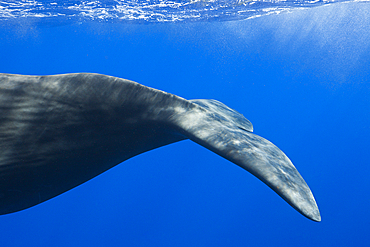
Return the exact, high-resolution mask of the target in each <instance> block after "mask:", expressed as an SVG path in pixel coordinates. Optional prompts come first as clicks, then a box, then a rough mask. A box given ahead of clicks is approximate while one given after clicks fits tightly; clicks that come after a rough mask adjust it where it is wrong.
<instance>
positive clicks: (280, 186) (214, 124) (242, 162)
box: [181, 100, 321, 221]
mask: <svg viewBox="0 0 370 247" xmlns="http://www.w3.org/2000/svg"><path fill="white" fill-rule="evenodd" d="M191 102H193V103H195V104H197V105H198V106H200V107H199V108H198V107H197V108H195V109H193V113H189V115H188V116H184V117H185V118H186V117H189V118H194V117H196V118H198V121H181V124H182V126H181V127H182V128H183V129H184V131H185V132H186V136H188V137H189V138H190V139H191V140H193V141H195V142H196V143H198V144H200V145H202V146H204V147H206V148H208V149H210V150H211V151H213V152H215V153H217V154H219V155H220V156H222V157H224V158H226V159H227V160H229V161H231V162H233V163H235V164H237V165H238V166H240V167H242V168H243V169H245V170H247V171H248V172H250V173H252V174H253V175H254V176H256V177H257V178H259V179H260V180H261V181H263V182H264V183H265V184H267V185H268V186H269V187H270V188H271V189H273V190H274V191H275V192H276V193H277V194H279V195H280V196H281V197H282V198H283V199H284V200H285V201H287V202H288V203H289V204H290V205H291V206H292V207H293V208H295V209H296V210H298V211H299V212H300V213H301V214H303V215H304V216H306V217H307V218H309V219H311V220H313V221H321V216H320V213H319V209H318V207H317V204H316V201H315V199H314V197H313V195H312V192H311V190H310V188H309V187H308V185H307V183H306V182H305V181H304V180H303V178H302V176H301V175H300V174H299V172H298V171H297V169H296V168H295V167H294V165H293V164H292V162H291V161H290V160H289V158H288V157H287V156H286V155H285V154H284V153H283V152H282V151H281V150H280V149H279V148H278V147H276V146H275V145H274V144H272V143H271V142H270V141H268V140H266V139H264V138H262V137H260V136H258V135H255V134H253V133H252V131H253V127H252V124H251V123H250V122H249V121H248V120H247V119H246V118H244V117H243V115H241V114H240V113H238V112H236V111H235V110H232V109H231V108H229V107H227V106H225V105H224V104H222V103H220V102H218V101H215V100H191ZM199 119H201V121H200V120H199ZM184 123H185V124H186V123H192V124H189V125H184Z"/></svg>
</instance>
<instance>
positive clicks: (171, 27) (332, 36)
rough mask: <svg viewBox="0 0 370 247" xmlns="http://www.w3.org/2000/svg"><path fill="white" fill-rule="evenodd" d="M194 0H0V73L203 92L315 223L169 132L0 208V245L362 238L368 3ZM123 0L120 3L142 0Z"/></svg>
mask: <svg viewBox="0 0 370 247" xmlns="http://www.w3.org/2000/svg"><path fill="white" fill-rule="evenodd" d="M147 2H150V3H151V4H152V3H153V4H157V5H158V6H161V5H160V4H165V3H164V2H165V1H147ZM179 2H180V1H172V3H173V4H175V3H179ZM183 2H184V3H185V1H183ZM189 2H190V3H193V2H196V1H189ZM198 2H199V3H198V5H197V6H196V7H194V6H190V7H189V8H190V10H188V9H186V7H184V8H185V10H184V9H181V8H180V9H179V10H178V9H175V8H172V9H173V11H179V12H176V13H170V14H168V15H165V16H167V17H169V16H171V15H172V16H173V15H175V14H178V16H180V14H184V13H187V14H189V13H196V15H194V16H204V13H206V14H208V17H207V16H206V17H204V18H202V17H200V18H193V19H191V18H188V19H191V20H188V19H184V20H179V18H177V19H168V20H165V21H163V19H161V20H159V19H155V18H153V19H150V18H149V19H145V18H144V19H142V18H141V16H145V15H144V14H143V15H139V14H137V15H136V17H138V19H136V20H135V19H134V20H129V19H125V16H126V17H129V15H125V12H119V11H118V10H117V11H116V12H114V11H113V10H112V9H113V7H112V6H113V5H114V6H117V5H124V3H122V1H107V2H106V4H110V5H109V6H110V7H109V8H108V7H107V6H102V2H99V1H95V2H87V1H86V2H81V4H84V6H82V5H81V4H80V5H79V4H77V3H76V2H73V1H63V3H64V4H65V5H68V4H70V5H68V6H64V7H63V6H62V5H63V4H62V3H58V2H57V1H31V0H30V1H18V3H23V5H21V6H18V5H15V4H16V2H15V1H13V2H12V1H2V2H0V13H2V14H1V15H0V18H2V19H1V20H0V72H1V73H15V74H32V75H40V74H60V73H72V72H94V73H102V74H108V75H113V76H118V77H122V78H126V79H130V80H134V81H136V82H139V83H141V84H144V85H146V86H150V87H154V88H157V89H161V90H164V91H167V92H170V93H173V94H176V95H179V96H181V97H184V98H186V99H194V98H206V99H217V100H219V101H221V102H223V103H225V104H226V105H228V106H230V107H231V108H234V109H236V110H237V111H239V112H241V113H242V114H243V115H244V116H245V117H246V118H248V119H249V120H250V121H251V122H252V123H253V125H254V132H255V133H256V134H258V135H261V136H263V137H265V138H267V139H268V140H270V141H272V142H273V143H275V144H276V145H277V146H278V147H279V148H281V149H282V150H283V151H284V152H285V153H286V154H287V155H288V156H289V158H290V159H291V160H292V161H293V163H294V164H295V166H296V167H297V169H298V170H299V171H300V173H301V174H302V176H303V177H304V178H305V180H306V181H307V183H308V184H309V186H310V188H311V189H312V191H313V193H314V195H315V198H316V200H317V203H318V206H319V208H320V212H321V216H322V222H320V223H315V222H312V221H310V220H308V219H306V218H305V217H303V216H302V215H300V214H299V213H298V212H296V211H295V210H294V209H293V208H291V207H290V206H289V205H288V204H287V203H286V202H285V201H283V200H282V199H281V198H280V197H279V196H278V195H276V194H275V193H274V192H273V191H272V190H271V189H269V188H268V187H267V186H266V185H264V184H263V183H262V182H260V181H259V180H258V179H256V178H255V177H253V176H252V175H250V174H249V173H247V172H246V171H244V170H242V169H241V168H239V167H237V166H236V165H234V164H232V163H230V162H229V161H226V160H225V159H223V158H221V157H219V156H217V155H216V154H214V153H212V152H211V151H209V150H207V149H205V148H203V147H201V146H199V145H197V144H195V143H193V142H191V141H182V142H179V143H175V144H172V145H169V146H166V147H162V148H159V149H156V150H152V151H150V152H147V153H145V154H142V155H139V156H137V157H134V158H132V159H130V160H128V161H126V162H124V163H122V164H120V165H118V166H116V167H114V168H112V169H111V170H109V171H107V172H105V173H103V174H102V175H100V176H98V177H96V178H94V179H93V180H91V181H89V182H87V183H85V184H83V185H81V186H79V187H77V188H75V189H73V190H71V191H69V192H66V193H64V194H62V195H60V196H58V197H56V198H54V199H51V200H49V201H47V202H45V203H42V204H40V205H37V206H35V207H33V208H30V209H27V210H24V211H21V212H18V213H14V214H9V215H5V216H0V241H1V246H30V245H32V246H369V245H370V237H369V234H368V231H369V228H368V221H369V220H370V212H369V210H368V209H369V208H370V200H369V189H370V180H369V179H368V178H369V177H370V168H369V163H370V158H369V156H368V146H369V145H368V140H369V138H370V127H369V126H370V97H369V94H370V84H369V78H370V32H369V31H368V30H370V4H369V3H368V2H344V3H340V2H335V3H333V4H325V3H326V2H314V1H312V3H313V4H314V6H312V7H308V6H304V7H308V8H301V7H302V6H300V4H301V3H298V2H291V5H288V7H286V8H287V9H285V10H284V11H282V12H279V11H275V10H277V9H278V7H279V6H277V5H273V3H274V2H270V5H271V4H272V6H270V8H272V9H273V10H274V11H275V12H274V11H272V12H271V13H270V12H268V11H265V12H268V14H264V15H262V16H260V14H259V13H257V14H252V15H244V14H240V10H241V9H239V8H237V10H236V11H234V12H233V11H232V10H233V6H231V5H228V7H227V8H226V9H228V10H229V12H227V14H225V13H224V12H222V11H219V12H217V8H216V7H217V6H223V5H222V4H223V3H222V2H217V1H198ZM225 2H226V1H225ZM231 2H233V3H234V2H235V3H239V5H237V6H244V8H246V4H247V3H248V2H241V1H231ZM54 3H57V4H54ZM104 3H105V2H104ZM125 3H126V5H127V4H128V7H127V8H126V9H131V10H132V9H134V10H135V6H136V5H135V4H137V3H141V4H142V5H143V4H144V1H127V2H125ZM166 3H167V5H164V7H163V8H170V9H171V7H169V6H170V3H169V2H168V1H167V2H166ZM172 3H171V4H172ZM200 3H203V4H204V5H202V6H200V7H199V4H200ZM288 3H289V2H288ZM305 3H309V2H305ZM99 4H100V5H99ZM130 4H131V5H130ZM207 4H214V5H216V7H214V6H213V7H212V6H210V5H207ZM279 4H281V2H280V3H279ZM53 5H54V6H55V5H56V6H62V7H58V8H53V7H52V6H53ZM92 5H93V7H91V6H92ZM142 5H140V6H142ZM157 5H156V6H157ZM317 5H321V6H317ZM43 6H44V7H43ZM45 6H46V7H45ZM71 6H72V7H71ZM73 6H75V7H74V8H73ZM86 6H87V7H86ZM89 6H90V7H89ZM184 6H185V4H184ZM187 6H188V5H187ZM207 6H208V7H207ZM129 7H130V8H129ZM136 7H137V6H136ZM247 7H248V6H247ZM122 8H123V7H122ZM197 8H198V9H197ZM207 8H208V9H207ZM214 8H216V10H215V11H214ZM235 8H236V7H235V6H234V10H235ZM264 8H265V7H261V8H259V9H258V10H261V9H264ZM86 9H87V10H89V11H87V10H86ZM116 9H119V8H118V7H116ZM148 9H150V10H151V11H155V10H156V9H155V8H148ZM153 9H154V10H153ZM219 9H220V7H219ZM72 10H73V11H75V12H68V11H72ZM82 10H83V11H82ZM104 10H105V12H104ZM139 10H140V11H141V10H142V8H140V9H136V11H137V12H140V11H139ZM160 10H166V9H160ZM248 10H250V8H248ZM53 11H54V12H53ZM181 11H182V12H181ZM85 12H86V13H87V12H88V13H96V12H98V13H100V16H103V17H104V18H97V17H96V16H95V15H87V14H86V13H85ZM113 12H114V13H116V15H117V16H113V17H112V16H111V15H110V14H112V13H113ZM168 12H169V10H167V12H166V11H165V12H164V13H168ZM230 12H231V13H233V14H229V13H230ZM278 12H279V13H278ZM4 13H10V14H8V15H7V16H5V14H4ZM29 13H31V14H29ZM41 13H46V14H45V15H42V14H41ZM50 13H54V14H50ZM55 13H62V14H64V15H62V14H55ZM83 13H85V14H83ZM130 13H132V12H130ZM140 13H142V12H140ZM145 13H146V12H145ZM160 13H162V12H160ZM160 13H159V14H160ZM215 13H216V14H215ZM242 13H244V12H242ZM119 14H121V15H122V16H120V15H119ZM162 14H163V13H162ZM202 14H203V15H202ZM148 15H149V14H148ZM157 15H158V12H156V16H157ZM134 16H135V15H134ZM152 16H153V15H152ZM209 16H213V17H212V18H210V17H209ZM251 17H253V18H251Z"/></svg>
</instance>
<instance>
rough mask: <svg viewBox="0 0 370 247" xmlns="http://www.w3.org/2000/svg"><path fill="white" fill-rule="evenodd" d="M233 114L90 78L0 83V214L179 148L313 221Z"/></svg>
mask: <svg viewBox="0 0 370 247" xmlns="http://www.w3.org/2000/svg"><path fill="white" fill-rule="evenodd" d="M252 131H253V127H252V124H251V123H250V122H249V121H248V120H247V119H246V118H244V116H243V115H241V114H240V113H238V112H236V111H235V110H233V109H231V108H229V107H227V106H225V105H224V104H222V103H220V102H218V101H216V100H186V99H183V98H181V97H178V96H176V95H173V94H170V93H166V92H163V91H160V90H156V89H153V88H149V87H146V86H143V85H141V84H138V83H136V82H132V81H128V80H124V79H120V78H116V77H112V76H106V75H100V74H91V73H77V74H64V75H51V76H26V75H12V74H0V214H8V213H13V212H17V211H20V210H23V209H26V208H29V207H32V206H34V205H37V204H39V203H41V202H44V201H46V200H48V199H50V198H53V197H55V196H57V195H59V194H61V193H63V192H65V191H68V190H70V189H72V188H74V187H76V186H78V185H80V184H82V183H84V182H86V181H88V180H89V179H91V178H93V177H95V176H97V175H99V174H101V173H102V172H104V171H106V170H108V169H110V168H112V167H113V166H115V165H117V164H119V163H121V162H122V161H124V160H127V159H129V158H131V157H133V156H135V155H138V154H141V153H143V152H146V151H148V150H152V149H155V148H158V147H161V146H164V145H167V144H170V143H174V142H178V141H181V140H185V139H191V140H193V141H194V142H196V143H198V144H200V145H202V146H204V147H206V148H208V149H210V150H212V151H213V152H215V153H217V154H219V155H220V156H222V157H224V158H226V159H228V160H230V161H231V162H233V163H235V164H236V165H238V166H240V167H242V168H243V169H245V170H247V171H249V172H250V173H252V174H253V175H254V176H256V177H257V178H259V179H260V180H262V181H263V182H264V183H265V184H267V185H268V186H269V187H270V188H272V189H273V190H274V191H275V192H276V193H277V194H279V195H280V196H281V197H282V198H283V199H284V200H285V201H287V202H288V203H289V204H290V205H291V206H292V207H293V208H295V209H296V210H298V211H299V212H300V213H302V214H303V215H304V216H306V217H308V218H309V219H311V220H314V221H320V220H321V216H320V213H319V210H318V207H317V205H316V202H315V199H314V197H313V195H312V193H311V190H310V189H309V187H308V185H307V184H306V182H305V181H304V180H303V178H302V177H301V175H300V174H299V173H298V171H297V170H296V168H295V167H294V165H293V164H292V162H291V161H290V160H289V158H288V157H287V156H286V155H285V154H284V153H283V152H282V151H281V150H280V149H279V148H277V147H276V146H275V145H274V144H272V143H271V142H269V141H268V140H266V139H264V138H262V137H260V136H257V135H255V134H253V133H252Z"/></svg>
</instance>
